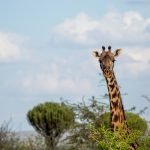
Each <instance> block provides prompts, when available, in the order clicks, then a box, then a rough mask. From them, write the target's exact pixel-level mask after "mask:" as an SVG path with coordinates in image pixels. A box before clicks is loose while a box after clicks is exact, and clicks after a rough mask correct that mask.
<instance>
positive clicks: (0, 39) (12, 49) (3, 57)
mask: <svg viewBox="0 0 150 150" xmlns="http://www.w3.org/2000/svg"><path fill="white" fill-rule="evenodd" d="M23 42H24V39H23V38H22V37H20V36H18V35H16V34H13V33H5V32H0V61H1V62H9V61H14V60H18V59H20V57H21V56H22V55H23V54H22V53H23V50H24V47H23Z"/></svg>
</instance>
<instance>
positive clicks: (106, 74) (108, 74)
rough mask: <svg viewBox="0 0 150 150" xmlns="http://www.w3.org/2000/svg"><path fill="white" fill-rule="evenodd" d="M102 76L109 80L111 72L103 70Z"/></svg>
mask: <svg viewBox="0 0 150 150" xmlns="http://www.w3.org/2000/svg"><path fill="white" fill-rule="evenodd" d="M103 74H104V76H105V77H106V78H110V77H111V76H112V71H111V70H110V69H104V70H103Z"/></svg>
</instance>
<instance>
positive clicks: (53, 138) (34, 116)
mask: <svg viewBox="0 0 150 150" xmlns="http://www.w3.org/2000/svg"><path fill="white" fill-rule="evenodd" d="M27 119H28V121H29V123H30V124H31V125H32V126H33V127H34V129H35V130H36V131H37V132H38V133H40V134H41V135H43V136H44V138H45V143H46V145H47V149H50V150H55V149H56V146H57V144H58V142H59V140H60V138H61V136H62V135H63V133H64V132H65V131H66V130H67V129H69V128H70V126H71V125H72V124H73V122H74V112H73V111H72V110H71V109H70V108H69V106H67V105H65V104H64V103H61V104H59V103H52V102H47V103H44V104H39V105H37V106H35V107H34V108H33V109H32V110H30V111H29V112H28V113H27Z"/></svg>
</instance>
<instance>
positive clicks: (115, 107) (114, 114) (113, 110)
mask: <svg viewBox="0 0 150 150" xmlns="http://www.w3.org/2000/svg"><path fill="white" fill-rule="evenodd" d="M106 82H107V87H108V92H109V99H110V121H111V129H112V131H115V130H117V129H118V128H119V127H125V128H127V124H126V118H125V112H124V108H123V104H122V99H121V94H120V90H119V87H118V84H117V81H116V78H115V75H114V72H113V74H112V76H111V77H110V78H106Z"/></svg>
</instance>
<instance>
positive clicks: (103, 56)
mask: <svg viewBox="0 0 150 150" xmlns="http://www.w3.org/2000/svg"><path fill="white" fill-rule="evenodd" d="M120 51H121V49H116V50H115V51H114V52H112V51H111V46H109V47H108V50H107V51H106V50H105V47H104V46H102V52H100V53H99V52H97V51H94V52H93V54H94V57H96V58H98V60H99V63H100V67H101V69H102V72H103V74H104V76H105V77H106V78H110V77H111V76H112V73H113V67H114V62H115V59H116V57H117V56H119V54H120Z"/></svg>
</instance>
